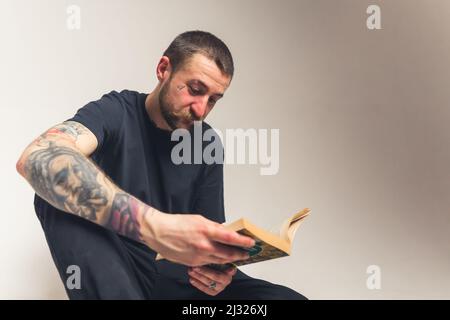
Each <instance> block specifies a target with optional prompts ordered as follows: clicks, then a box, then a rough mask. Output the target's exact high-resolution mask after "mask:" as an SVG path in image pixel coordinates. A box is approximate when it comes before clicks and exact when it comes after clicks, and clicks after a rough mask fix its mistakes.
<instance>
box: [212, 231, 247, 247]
mask: <svg viewBox="0 0 450 320" xmlns="http://www.w3.org/2000/svg"><path fill="white" fill-rule="evenodd" d="M209 236H210V238H211V239H212V240H215V241H217V242H221V243H224V244H227V245H230V246H237V247H245V248H251V247H253V246H254V245H255V240H253V239H252V238H250V237H247V236H243V235H240V234H239V233H237V232H235V231H230V230H226V229H225V228H224V227H217V228H211V231H210V234H209Z"/></svg>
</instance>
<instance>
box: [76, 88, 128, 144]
mask: <svg viewBox="0 0 450 320" xmlns="http://www.w3.org/2000/svg"><path fill="white" fill-rule="evenodd" d="M123 118H124V104H123V99H122V97H121V95H120V93H118V92H117V91H111V92H110V93H107V94H104V95H103V96H102V97H101V98H100V99H99V100H96V101H91V102H89V103H88V104H86V105H85V106H83V107H82V108H80V109H79V110H78V111H77V112H76V114H75V115H74V116H73V117H72V118H70V119H67V121H76V122H79V123H81V124H82V125H84V126H85V127H86V128H88V129H89V130H90V131H92V133H93V134H94V135H95V137H96V138H97V141H98V147H97V150H100V149H101V148H102V147H103V145H105V144H106V143H107V141H111V140H112V139H114V136H115V135H116V134H117V133H118V131H119V130H120V127H121V125H122V120H123Z"/></svg>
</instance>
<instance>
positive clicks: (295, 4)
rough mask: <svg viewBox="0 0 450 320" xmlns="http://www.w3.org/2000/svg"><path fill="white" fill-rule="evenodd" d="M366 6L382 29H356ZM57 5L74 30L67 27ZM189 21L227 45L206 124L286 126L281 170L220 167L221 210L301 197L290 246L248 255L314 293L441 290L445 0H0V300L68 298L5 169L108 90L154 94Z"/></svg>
mask: <svg viewBox="0 0 450 320" xmlns="http://www.w3.org/2000/svg"><path fill="white" fill-rule="evenodd" d="M371 4H377V5H379V6H380V8H381V26H382V29H381V30H369V29H368V28H367V26H366V19H367V18H368V16H369V15H368V14H367V13H366V9H367V7H368V6H369V5H371ZM69 5H77V6H79V8H80V9H81V29H80V30H69V29H68V28H67V19H68V16H69V15H68V14H67V12H66V10H67V8H68V6H69ZM194 29H200V30H206V31H210V32H212V33H214V34H215V35H217V36H218V37H220V38H221V39H223V41H225V42H226V43H227V44H228V46H229V48H230V50H231V52H232V53H233V56H234V60H235V68H236V73H235V77H234V79H233V82H232V84H231V87H230V88H229V90H228V91H227V93H226V95H225V97H224V99H223V100H222V101H221V102H220V103H219V104H218V105H217V106H216V107H215V109H214V110H213V112H212V113H211V114H210V116H209V117H208V122H209V123H210V124H211V125H212V126H214V127H216V128H218V129H221V130H225V129H227V128H231V129H233V128H243V129H249V128H254V129H271V128H274V129H279V130H280V169H279V172H278V174H276V175H273V176H261V175H260V171H259V168H260V166H259V165H227V166H225V205H226V212H227V219H228V220H230V221H232V220H234V219H237V218H240V217H241V216H245V217H248V218H250V219H251V220H254V221H255V222H257V223H258V224H259V225H261V226H263V227H267V228H273V227H275V226H277V225H279V224H280V223H281V221H282V220H283V219H284V218H286V217H288V216H289V215H291V214H293V213H295V212H296V211H298V210H299V209H301V208H303V207H310V208H311V209H312V213H311V216H310V217H309V218H308V219H307V220H306V221H305V223H304V224H303V225H302V226H301V227H300V229H299V231H298V233H297V236H296V238H295V242H294V249H293V254H292V256H291V257H285V258H281V259H277V260H273V261H268V262H264V263H259V264H255V265H251V266H246V267H243V268H242V270H243V271H245V272H247V273H248V274H250V275H252V276H255V277H259V278H263V279H266V280H268V281H271V282H275V283H279V284H283V285H286V286H289V287H291V288H293V289H295V290H297V291H299V292H301V293H302V294H304V295H305V296H307V297H308V298H310V299H421V298H423V299H433V298H437V299H444V298H445V299H449V298H450V277H449V275H448V270H450V258H449V252H450V218H449V208H450V191H449V190H450V171H449V170H448V164H449V163H450V151H449V147H448V146H449V142H450V131H449V129H448V123H449V120H450V109H449V102H450V90H448V85H449V80H450V64H449V57H450V2H449V1H445V0H442V1H438V0H433V1H432V0H427V1H425V0H423V1H416V0H408V1H406V0H396V1H375V0H373V1H366V0H352V1H350V0H345V1H334V0H329V1H324V0H310V1H300V0H284V1H275V0H271V1H268V0H264V1H263V0H246V1H238V0H228V1H206V0H203V1H201V0H192V1H172V0H165V1H144V0H126V1H125V0H90V1H87V0H72V1H62V0H39V1H33V0H27V1H25V0H2V1H1V10H0V39H1V40H0V41H1V50H0V70H1V72H0V88H1V89H0V90H1V104H0V118H1V123H2V125H1V127H0V130H1V137H2V146H1V150H2V151H1V157H0V170H1V180H0V181H1V182H0V194H1V204H2V208H1V218H2V219H1V223H0V298H2V299H66V294H65V292H64V288H63V284H62V282H61V281H60V279H59V276H58V274H57V272H56V268H55V266H54V265H53V262H52V260H51V256H50V253H49V250H48V247H47V244H46V241H45V237H44V234H43V232H42V230H41V227H40V225H39V223H38V220H37V218H36V216H35V213H34V209H33V190H32V189H31V187H30V186H29V185H28V183H27V182H26V181H25V180H24V179H23V178H22V177H21V176H19V174H17V172H16V170H15V163H16V161H17V159H18V157H19V156H20V154H21V152H22V151H23V149H24V148H25V147H26V146H27V144H28V143H29V142H31V141H32V140H33V139H34V138H35V137H36V136H37V135H39V134H40V133H42V132H43V131H45V130H46V129H47V128H49V127H50V126H52V125H54V124H57V123H59V122H61V121H63V120H65V119H66V118H68V117H70V116H72V115H73V114H74V113H75V112H76V110H77V109H78V108H80V107H82V106H83V105H85V104H86V103H87V102H89V101H92V100H96V99H98V98H100V97H101V96H102V95H103V94H104V93H107V92H109V91H111V90H122V89H130V90H137V91H141V92H150V91H151V90H152V89H153V88H154V86H155V85H156V76H155V68H156V64H157V62H158V60H159V58H160V56H161V55H162V52H163V51H164V49H165V48H166V47H167V46H168V45H169V43H170V42H171V41H172V39H173V38H174V37H175V36H176V35H178V34H179V33H181V32H184V31H187V30H194ZM372 265H375V266H378V267H379V268H380V270H381V288H380V289H378V290H371V289H369V288H368V287H367V284H366V282H367V279H368V278H369V276H370V274H368V273H367V268H368V267H369V266H372Z"/></svg>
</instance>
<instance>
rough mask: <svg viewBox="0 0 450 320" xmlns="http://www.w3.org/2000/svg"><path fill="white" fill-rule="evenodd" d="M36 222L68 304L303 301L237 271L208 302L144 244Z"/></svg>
mask: <svg viewBox="0 0 450 320" xmlns="http://www.w3.org/2000/svg"><path fill="white" fill-rule="evenodd" d="M38 217H39V219H40V221H41V224H42V227H43V229H44V232H45V236H46V239H47V242H48V245H49V247H50V251H51V254H52V257H53V260H54V262H55V264H56V267H57V269H58V272H59V274H60V276H61V279H62V281H63V283H64V286H65V289H66V292H67V294H68V296H69V298H70V299H270V300H272V299H289V300H298V299H302V300H303V299H306V298H305V297H304V296H303V295H301V294H299V293H297V292H296V291H294V290H292V289H290V288H287V287H284V286H281V285H277V284H273V283H270V282H267V281H264V280H260V279H255V278H252V277H250V276H248V275H246V274H245V273H243V272H242V271H240V270H238V272H237V273H236V275H235V276H234V277H233V280H232V282H231V283H230V284H229V285H228V286H227V287H226V288H225V289H224V290H223V291H222V292H220V293H219V294H217V295H216V296H210V295H207V294H206V293H203V292H202V291H200V290H198V289H197V288H195V287H193V286H192V285H191V284H190V283H189V282H188V281H187V279H188V276H187V268H186V267H185V266H181V265H175V264H172V263H170V262H163V263H162V264H159V262H155V260H154V257H155V255H156V253H155V252H154V251H152V250H150V249H149V248H148V247H146V246H144V245H143V244H140V243H137V242H135V241H132V240H128V239H127V238H124V237H121V236H118V235H117V234H115V233H113V232H111V231H109V230H106V229H104V228H102V227H100V226H97V225H95V224H93V223H91V222H89V221H86V220H84V219H81V218H79V217H76V216H73V215H71V214H67V213H63V212H56V211H55V212H49V213H46V214H42V215H39V214H38ZM70 266H77V268H78V270H79V271H80V272H79V275H80V277H79V279H80V281H79V284H80V285H81V287H80V288H77V287H75V288H74V284H76V281H74V275H75V273H74V271H73V269H71V268H69V267H70ZM171 268H172V269H173V271H171V270H170V269H171ZM180 274H181V275H182V276H180ZM68 283H70V284H69V286H68Z"/></svg>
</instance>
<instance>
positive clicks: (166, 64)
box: [156, 56, 172, 83]
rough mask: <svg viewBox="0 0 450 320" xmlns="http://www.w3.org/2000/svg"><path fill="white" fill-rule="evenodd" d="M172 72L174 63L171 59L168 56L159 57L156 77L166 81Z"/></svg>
mask: <svg viewBox="0 0 450 320" xmlns="http://www.w3.org/2000/svg"><path fill="white" fill-rule="evenodd" d="M171 72H172V65H171V63H170V59H169V57H167V56H162V57H161V59H159V62H158V65H157V66H156V77H157V78H158V81H159V82H161V83H162V82H164V81H165V80H166V79H169V77H170V73H171Z"/></svg>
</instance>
